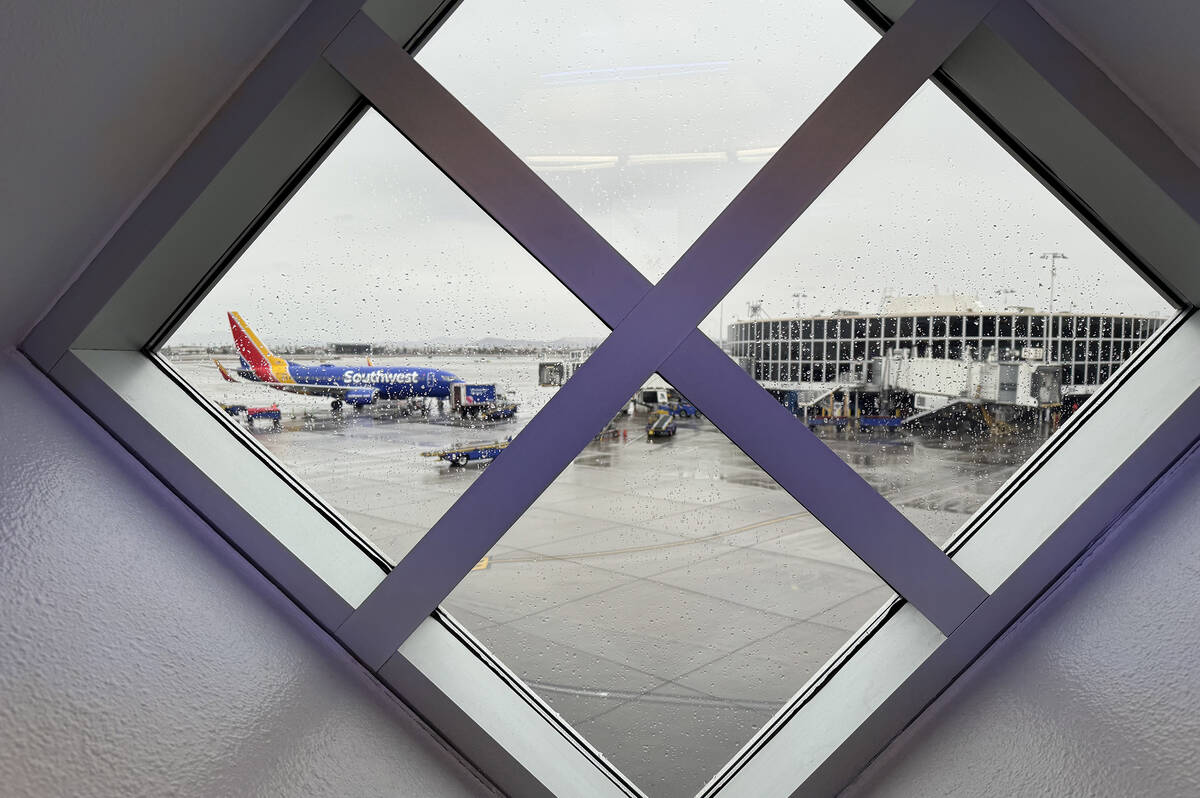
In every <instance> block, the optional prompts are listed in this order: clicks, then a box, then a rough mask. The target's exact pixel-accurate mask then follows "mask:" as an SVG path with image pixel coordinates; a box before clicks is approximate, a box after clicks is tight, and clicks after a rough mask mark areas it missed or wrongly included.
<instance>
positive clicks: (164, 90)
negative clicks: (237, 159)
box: [0, 0, 305, 347]
mask: <svg viewBox="0 0 1200 798" xmlns="http://www.w3.org/2000/svg"><path fill="white" fill-rule="evenodd" d="M304 5H305V2H304V0H255V2H252V3H247V2H244V0H205V2H184V1H183V0H156V1H155V2H145V0H106V2H104V3H28V2H27V3H3V4H0V109H3V118H4V123H3V125H0V152H2V153H3V163H4V171H3V179H0V347H3V346H6V345H11V344H14V343H16V342H18V341H19V340H20V339H21V338H23V337H24V335H25V334H26V333H27V332H28V330H29V329H30V328H31V327H32V325H33V324H34V323H35V322H36V321H37V320H38V319H39V318H40V317H41V316H42V314H43V313H45V311H46V310H47V309H48V308H49V307H50V306H51V305H52V304H53V302H54V300H55V299H56V298H57V297H58V295H59V294H60V293H61V292H62V291H63V289H64V288H65V287H66V286H67V284H68V283H69V282H70V281H71V279H72V278H73V277H74V275H75V274H76V273H78V271H79V269H80V268H81V267H82V266H83V265H85V264H86V262H87V261H88V260H89V259H90V257H91V256H92V254H94V252H95V251H96V249H97V248H98V247H99V245H100V244H101V243H102V242H103V241H104V240H105V239H106V238H107V237H108V235H109V234H110V233H111V231H112V230H113V229H114V228H115V227H116V226H117V225H118V224H119V223H120V221H121V220H122V218H123V217H124V216H125V214H126V213H127V212H128V211H129V209H130V208H131V207H132V206H133V205H134V204H135V203H136V201H137V200H138V198H139V197H140V196H141V195H142V194H144V193H145V191H146V190H147V189H148V188H149V187H150V186H152V185H153V183H154V181H155V180H156V179H157V177H158V176H159V175H160V174H161V173H162V171H163V170H164V169H165V168H166V167H167V166H168V165H169V164H170V163H171V161H172V160H173V158H174V157H175V156H176V155H177V154H178V153H179V152H180V151H181V150H182V148H183V147H184V146H185V145H186V143H187V142H188V141H189V139H190V138H191V137H192V136H193V135H194V134H195V133H196V132H197V130H199V129H200V128H201V127H202V125H203V123H204V122H205V120H206V119H208V118H209V117H210V116H211V115H212V113H213V112H214V111H215V110H216V109H217V108H219V107H220V105H221V103H222V102H223V101H224V99H225V98H226V97H227V96H228V95H229V94H230V92H231V91H233V89H234V88H235V87H236V86H237V85H238V83H239V82H240V81H241V79H242V77H243V76H244V75H245V74H246V73H247V72H248V71H249V70H250V69H251V67H253V65H254V64H255V63H257V61H258V60H259V59H260V58H261V57H262V55H263V54H264V53H265V52H266V51H267V50H268V49H269V48H270V46H271V44H272V42H273V41H274V40H275V39H276V38H277V37H278V35H279V34H280V33H281V32H282V31H283V30H284V29H285V28H286V26H287V24H288V22H289V21H290V20H291V18H292V17H294V15H295V14H296V13H297V12H298V11H299V10H300V9H301V8H303V6H304Z"/></svg>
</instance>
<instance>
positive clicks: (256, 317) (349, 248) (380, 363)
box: [162, 111, 607, 561]
mask: <svg viewBox="0 0 1200 798" xmlns="http://www.w3.org/2000/svg"><path fill="white" fill-rule="evenodd" d="M231 312H235V313H236V314H237V315H236V316H233V315H230V314H231ZM235 327H236V328H237V330H240V331H241V332H237V331H235ZM606 333H607V328H606V327H605V326H604V325H603V324H601V323H600V321H599V320H598V319H596V318H595V317H594V316H593V315H592V313H591V312H590V311H589V310H587V308H585V307H584V305H583V304H582V303H581V302H579V301H578V300H577V299H576V298H575V297H574V296H573V295H572V294H571V293H570V292H569V291H567V289H566V288H564V287H563V286H562V285H561V284H560V283H559V282H558V281H557V280H556V279H555V278H554V277H553V276H552V275H551V274H550V273H549V272H548V271H546V269H545V268H543V267H542V266H541V264H539V263H537V262H536V261H535V260H533V258H532V257H531V256H530V255H529V254H528V253H527V252H526V251H525V250H524V249H522V248H521V247H520V246H519V245H518V244H517V243H516V242H514V241H513V240H512V239H511V238H510V237H509V236H508V234H507V233H505V232H504V231H503V230H502V229H500V228H499V227H497V226H496V224H495V222H493V221H492V220H491V219H490V218H489V217H488V216H486V215H485V214H484V213H483V211H481V210H480V209H479V208H478V207H477V206H476V205H475V204H474V203H473V202H471V200H470V199H468V198H467V197H466V195H464V194H463V193H462V192H461V191H460V190H459V189H458V188H457V187H456V186H455V185H454V184H453V183H451V182H450V181H449V180H448V179H447V178H446V177H445V176H444V175H443V174H442V173H441V172H439V171H438V169H437V168H436V167H434V166H433V165H432V164H430V163H429V162H428V161H427V160H425V158H424V157H423V156H421V155H420V154H419V153H418V152H417V151H416V150H415V149H414V148H413V147H412V145H410V144H409V143H408V142H407V141H406V140H405V139H404V137H403V136H401V135H400V134H399V133H398V132H396V130H395V129H394V128H392V127H391V126H390V125H389V124H388V123H387V122H386V121H385V120H384V119H383V118H382V117H380V116H379V115H378V114H376V113H375V112H374V111H370V112H368V113H367V114H366V115H365V116H364V117H363V118H362V120H360V121H359V123H358V124H357V125H356V126H355V127H354V129H353V130H351V131H350V133H349V134H347V136H346V137H345V139H344V140H343V141H342V142H341V143H340V144H339V145H338V146H337V147H336V148H335V149H334V151H333V152H332V153H331V154H330V155H329V157H328V158H327V159H326V160H325V162H324V163H323V164H322V165H321V166H320V168H318V169H317V170H316V172H315V173H314V174H313V175H312V177H311V178H310V179H309V180H308V181H307V182H306V183H305V184H304V186H303V187H302V188H301V189H300V190H299V191H298V192H297V193H296V195H295V196H294V197H293V198H292V199H291V200H290V201H289V202H288V203H287V205H286V206H285V207H284V208H283V209H282V210H281V211H280V212H279V214H278V215H277V216H276V217H275V219H274V220H272V221H271V223H270V224H269V225H268V226H267V227H266V228H265V229H264V230H263V231H262V233H261V234H260V235H259V236H258V238H257V239H255V241H254V242H253V243H252V244H251V245H250V246H249V247H248V248H247V250H246V251H245V253H244V254H243V255H242V256H241V257H240V258H239V259H238V261H237V263H236V264H234V266H233V267H232V268H231V269H230V270H229V272H228V273H227V274H226V275H225V277H223V278H222V279H221V281H220V282H219V283H218V284H217V285H216V286H214V288H213V289H212V291H211V292H210V293H209V294H208V296H207V297H206V298H205V299H204V300H203V301H202V302H201V303H200V304H199V305H198V306H197V307H196V308H195V310H194V311H193V312H192V314H191V315H190V316H189V317H188V319H187V320H186V321H185V322H184V323H183V324H182V325H181V326H180V328H179V329H178V331H177V332H176V333H175V334H174V335H173V336H172V337H171V339H170V341H168V343H167V346H166V347H165V348H164V349H163V350H162V351H163V354H164V355H165V356H166V357H167V358H168V359H169V360H170V362H171V363H172V364H173V365H174V366H175V368H176V369H177V370H178V371H179V372H180V373H181V374H183V376H184V377H185V378H186V379H187V380H189V381H190V382H191V383H192V384H193V385H195V386H196V387H197V388H198V389H199V390H200V391H201V393H203V394H204V395H205V396H207V397H208V398H210V399H212V400H213V401H215V402H217V403H219V404H222V405H224V406H226V407H227V408H228V410H229V412H230V413H231V415H235V417H236V418H238V419H239V420H241V422H242V423H243V424H245V425H246V426H247V428H248V429H249V431H250V432H251V433H252V434H253V435H254V437H255V439H256V440H258V442H259V443H261V444H262V445H263V446H264V447H266V448H267V450H269V451H270V452H271V453H272V454H273V455H275V457H276V458H277V459H278V460H279V461H280V462H282V463H283V464H284V465H285V466H287V467H288V468H289V470H291V471H292V473H294V474H295V475H296V476H297V477H299V478H300V479H301V481H303V482H304V483H306V484H307V485H308V486H309V487H311V488H312V489H313V490H314V491H316V493H318V494H319V495H320V496H321V497H322V498H324V499H325V500H326V501H327V502H329V503H330V504H331V505H332V506H333V507H334V508H336V509H337V510H338V511H339V512H340V514H341V515H342V517H343V518H344V519H345V520H347V521H348V522H349V523H350V524H351V525H352V526H353V527H355V528H356V529H357V530H358V531H359V532H360V533H362V534H363V535H364V536H365V537H366V538H367V539H368V540H370V541H371V542H372V543H374V544H375V546H376V547H377V548H378V549H379V550H380V551H382V552H383V553H384V554H385V555H387V556H388V557H389V558H390V559H392V560H393V561H396V560H399V559H400V558H401V557H403V555H404V554H405V553H406V552H407V551H408V550H409V549H410V548H411V547H412V546H413V544H414V543H415V542H416V541H417V540H418V539H420V537H421V536H422V535H423V534H424V533H425V532H426V531H427V530H428V529H429V527H430V526H432V525H433V523H434V522H435V521H436V520H437V519H438V518H439V517H440V516H441V515H442V513H444V512H445V511H446V509H448V508H449V507H450V505H451V504H452V503H453V502H454V501H455V500H456V499H457V498H458V496H459V495H460V494H461V493H462V492H463V491H464V490H465V489H466V487H467V486H468V485H469V484H470V483H471V481H472V480H473V479H474V476H475V474H477V473H478V471H479V469H481V468H483V467H485V466H486V464H487V463H488V462H489V457H490V455H494V454H495V453H496V452H497V451H499V450H500V447H502V446H503V445H505V444H506V441H507V439H508V438H509V437H511V436H513V435H516V434H517V433H518V432H519V431H520V430H521V428H522V427H523V426H524V425H525V424H526V423H527V422H528V421H529V419H530V418H532V417H533V415H534V414H535V413H536V412H537V411H538V409H539V408H540V407H541V406H542V405H543V404H545V402H546V401H548V400H549V398H550V397H551V396H553V394H554V391H555V390H556V387H557V386H558V385H560V384H562V383H563V382H564V381H565V380H567V379H569V378H570V376H571V374H572V373H573V372H574V369H575V368H577V367H578V365H579V364H580V363H582V362H583V360H584V359H585V358H586V356H587V354H588V353H589V352H590V351H591V349H592V348H593V347H595V346H596V345H597V344H598V343H599V342H600V341H601V340H602V339H603V336H604V335H605V334H606ZM239 336H240V341H241V343H240V344H239V342H238V337H239ZM260 345H261V346H260ZM267 349H269V350H270V351H269V352H267V353H266V354H267V355H268V356H269V357H270V358H271V359H267V357H263V356H262V355H261V354H260V353H263V352H265V350H267ZM214 359H215V361H216V362H214ZM218 363H219V364H220V366H219V367H218V365H217V364H218ZM221 369H223V372H222V370H221ZM226 376H227V377H228V379H226ZM297 392H299V393H297ZM487 444H494V446H493V447H491V448H489V446H487ZM429 453H441V456H440V457H439V456H422V455H429ZM443 458H449V459H454V460H462V461H465V463H466V465H465V466H464V467H445V466H446V460H445V459H443Z"/></svg>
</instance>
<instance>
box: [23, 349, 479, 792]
mask: <svg viewBox="0 0 1200 798" xmlns="http://www.w3.org/2000/svg"><path fill="white" fill-rule="evenodd" d="M0 441H2V442H3V445H2V447H0V452H2V456H0V793H2V794H3V795H6V796H10V795H11V796H26V795H28V796H50V795H72V796H84V795H86V796H136V795H146V796H159V795H167V794H171V795H181V796H228V795H272V796H274V795H281V796H282V795H289V796H290V795H294V796H324V795H328V796H335V795H336V796H342V795H354V796H374V795H378V796H383V795H387V796H410V795H411V796H480V795H489V794H491V792H490V790H489V789H487V788H485V787H484V786H483V784H481V783H480V782H479V781H478V780H477V779H476V778H475V777H474V776H473V775H472V773H471V772H469V771H468V770H467V769H466V768H464V767H463V766H462V765H461V764H460V763H459V762H458V761H457V760H456V759H455V758H454V757H453V756H452V755H451V754H450V753H449V752H447V751H446V750H445V749H443V748H442V747H441V746H440V744H439V743H438V741H437V740H436V739H435V738H434V737H432V736H431V735H430V734H428V733H427V732H426V731H425V729H424V728H423V727H421V726H420V725H419V724H418V723H417V722H416V720H415V719H413V718H412V716H411V715H410V714H409V713H408V712H407V710H406V709H405V708H404V707H403V705H401V704H400V703H399V702H398V701H397V700H396V699H395V698H394V697H393V696H392V695H391V694H390V693H387V692H386V691H385V690H384V689H383V688H382V687H381V686H380V685H379V684H378V683H377V682H375V681H374V680H372V679H370V678H368V677H367V675H366V674H365V672H364V671H363V670H362V669H361V668H360V667H358V666H357V664H356V663H354V662H353V661H352V660H351V659H350V658H349V656H348V655H346V654H345V653H344V652H343V651H342V650H341V649H340V648H338V647H336V646H335V645H334V644H333V643H332V642H331V641H330V640H329V638H328V637H327V636H326V635H325V634H324V633H323V632H322V631H321V630H319V629H318V628H317V627H316V626H315V625H314V624H312V623H311V622H310V621H309V620H308V619H307V618H306V617H304V616H303V615H301V614H300V613H299V611H298V610H296V608H295V607H294V606H293V605H292V604H291V603H290V602H289V601H287V600H286V599H285V598H284V597H283V596H282V595H281V594H280V593H279V591H278V590H277V589H276V588H275V587H274V586H272V585H271V584H269V583H268V582H267V581H266V580H265V579H264V578H263V577H262V576H261V575H260V574H259V573H258V572H257V571H255V570H253V569H252V568H251V567H250V566H249V565H248V564H247V563H246V561H245V560H244V559H242V558H241V557H240V556H239V555H238V554H236V553H235V552H234V551H233V550H232V549H230V547H229V546H228V545H227V544H226V543H225V542H224V541H223V540H221V539H220V538H218V537H217V535H216V534H215V533H214V532H213V531H212V530H211V529H210V528H208V527H207V526H206V525H205V524H203V523H202V522H201V521H200V520H199V519H198V518H197V517H196V516H195V515H194V514H193V513H192V512H191V511H190V510H189V509H188V508H187V507H185V506H184V505H183V504H182V503H181V502H180V501H179V500H178V499H177V498H176V497H175V496H174V495H173V494H171V493H169V492H168V491H167V490H166V489H165V488H164V487H163V486H162V485H161V483H159V482H158V481H157V480H156V479H155V478H154V477H153V476H152V475H150V474H149V473H148V472H147V471H146V470H145V469H144V468H143V467H142V466H141V465H140V464H139V463H137V462H136V461H135V460H134V459H133V458H132V457H131V456H130V455H128V454H127V453H126V452H125V451H124V450H123V449H121V448H120V447H119V446H118V445H117V444H116V443H115V442H114V441H113V440H112V439H111V438H110V437H109V436H108V435H107V434H106V433H105V432H104V431H103V430H101V429H100V428H99V427H98V426H97V425H96V424H95V423H94V422H93V421H92V420H91V419H90V418H88V417H87V416H86V415H85V414H84V413H83V412H82V411H80V410H79V409H78V408H77V407H76V406H75V405H74V404H72V403H71V402H70V401H69V400H68V399H67V398H66V397H65V396H63V394H62V393H61V392H59V391H58V389H57V388H55V387H54V386H53V385H52V384H50V383H49V382H48V381H47V380H46V379H45V378H44V377H43V376H42V375H41V374H39V373H38V372H36V371H35V370H34V369H33V368H32V367H31V366H30V365H29V364H28V363H27V362H26V361H25V360H24V358H22V357H21V356H19V355H15V354H13V353H12V352H11V351H9V352H3V351H2V350H0Z"/></svg>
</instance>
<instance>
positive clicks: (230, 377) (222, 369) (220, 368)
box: [212, 357, 237, 382]
mask: <svg viewBox="0 0 1200 798" xmlns="http://www.w3.org/2000/svg"><path fill="white" fill-rule="evenodd" d="M212 362H213V363H215V364H216V366H217V371H219V372H221V376H222V377H224V378H225V382H237V380H235V379H234V378H233V375H232V374H230V373H229V372H228V371H226V369H225V367H224V366H222V365H221V361H219V360H217V359H216V358H215V357H214V358H213V359H212Z"/></svg>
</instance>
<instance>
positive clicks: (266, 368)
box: [228, 311, 292, 382]
mask: <svg viewBox="0 0 1200 798" xmlns="http://www.w3.org/2000/svg"><path fill="white" fill-rule="evenodd" d="M228 315H229V329H230V330H231V331H232V332H233V344H234V346H236V347H237V351H238V354H239V355H241V358H242V360H244V361H245V362H246V364H247V365H248V366H249V367H250V368H252V369H253V370H254V375H255V376H256V377H258V378H259V379H260V380H263V381H265V382H291V381H292V380H291V378H290V376H289V375H288V373H287V362H286V361H285V360H284V359H283V358H281V357H277V356H276V355H274V354H272V353H271V350H270V349H269V348H268V347H267V345H266V344H264V343H263V342H262V339H261V338H259V337H258V336H257V335H256V334H255V333H254V330H252V329H250V325H249V324H247V323H246V321H245V319H243V318H242V316H241V314H240V313H238V312H237V311H230V312H229V314H228Z"/></svg>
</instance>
